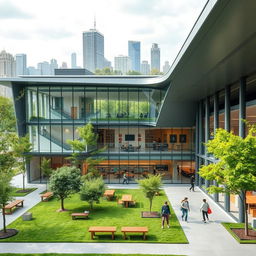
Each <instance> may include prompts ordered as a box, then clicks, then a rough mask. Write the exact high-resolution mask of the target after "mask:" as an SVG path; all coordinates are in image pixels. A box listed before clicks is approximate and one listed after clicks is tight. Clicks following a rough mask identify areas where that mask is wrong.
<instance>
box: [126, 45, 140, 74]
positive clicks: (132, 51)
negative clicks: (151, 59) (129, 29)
mask: <svg viewBox="0 0 256 256" xmlns="http://www.w3.org/2000/svg"><path fill="white" fill-rule="evenodd" d="M128 56H129V57H130V59H131V64H132V67H131V69H132V70H134V71H138V72H140V42H139V41H128Z"/></svg>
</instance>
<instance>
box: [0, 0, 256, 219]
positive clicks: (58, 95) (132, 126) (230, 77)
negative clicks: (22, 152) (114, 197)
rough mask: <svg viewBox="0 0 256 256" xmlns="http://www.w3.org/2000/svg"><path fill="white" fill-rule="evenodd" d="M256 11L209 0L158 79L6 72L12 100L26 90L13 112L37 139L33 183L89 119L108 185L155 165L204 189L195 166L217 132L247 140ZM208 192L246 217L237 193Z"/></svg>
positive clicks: (167, 176)
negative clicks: (192, 177) (44, 165)
mask: <svg viewBox="0 0 256 256" xmlns="http://www.w3.org/2000/svg"><path fill="white" fill-rule="evenodd" d="M255 9H256V1H254V0H248V1H246V3H245V2H244V1H239V0H233V1H229V0H219V1H218V0H209V1H208V2H207V4H206V6H205V7H204V9H203V11H202V13H201V15H200V17H199V18H198V19H197V21H196V24H195V25H194V26H193V28H192V30H191V32H190V34H189V35H188V37H187V39H186V41H185V42H184V44H183V46H182V49H181V50H180V51H179V53H178V55H177V57H176V58H175V60H174V62H173V64H172V66H171V69H170V70H169V71H168V73H166V74H165V75H163V76H157V77H150V76H138V77H134V76H116V77H100V76H91V77H80V76H78V77H22V78H2V79H1V80H0V82H1V83H2V84H3V83H4V84H5V85H7V86H11V87H12V90H13V97H17V96H18V95H19V96H20V95H23V96H22V97H21V98H20V100H19V101H15V109H16V115H17V119H18V122H17V124H18V131H19V135H25V134H26V133H28V134H29V136H30V141H31V143H32V145H33V146H32V148H33V149H32V155H33V157H32V158H31V160H30V164H28V168H27V170H28V179H29V181H30V182H43V181H44V180H43V175H42V173H41V171H40V163H41V161H42V158H43V157H47V158H50V159H51V166H52V168H57V167H60V166H62V165H64V164H69V160H68V159H67V158H66V157H67V156H70V154H71V153H72V151H71V148H70V146H69V145H68V144H67V139H75V138H78V133H77V128H78V127H80V126H83V125H85V124H86V123H88V122H91V123H92V124H93V125H94V129H95V132H96V133H97V134H98V144H97V147H98V148H102V147H103V146H107V147H106V150H105V151H103V152H101V153H99V154H98V155H97V156H95V157H98V156H99V157H103V158H104V159H105V160H104V161H102V162H100V163H99V164H98V166H97V168H98V169H99V171H100V172H101V174H102V176H103V178H104V179H105V181H106V183H120V182H121V181H122V174H123V173H124V172H125V171H127V172H128V174H129V178H130V182H131V183H133V182H136V179H141V178H143V177H145V176H147V175H148V174H149V173H153V170H154V169H155V170H156V171H157V173H161V174H162V175H163V181H164V183H188V182H189V178H188V177H189V176H190V175H191V173H193V172H195V173H196V184H197V185H198V186H199V187H201V189H202V190H205V187H206V188H207V187H208V186H210V185H211V184H212V183H211V182H209V181H207V180H205V179H203V178H202V177H200V175H199V174H198V169H199V167H200V166H201V165H208V164H209V163H211V162H215V161H216V159H214V158H213V157H212V156H211V155H209V154H208V153H207V151H206V149H205V142H207V141H208V140H209V139H210V138H211V136H214V133H213V131H214V130H215V129H216V128H218V127H221V128H224V129H226V130H228V131H233V132H234V133H235V134H237V135H239V136H242V137H244V136H246V134H247V129H246V127H245V123H244V122H243V119H246V120H248V122H249V123H256V51H255V45H256V26H255V23H254V22H252V21H254V20H255ZM21 92H25V93H23V94H22V93H21ZM88 150H91V149H88ZM86 153H87V152H84V154H85V155H86ZM81 168H82V171H83V173H86V172H87V167H86V165H84V166H82V167H81ZM214 183H215V182H214ZM210 196H211V197H212V199H213V200H215V201H216V202H217V203H218V204H219V205H220V206H222V207H223V209H225V210H226V211H227V212H229V213H230V214H231V213H232V214H234V215H235V216H236V217H237V218H238V220H239V221H243V218H244V216H243V214H242V209H243V205H242V204H241V200H240V199H239V198H238V197H237V196H235V195H228V194H214V195H210Z"/></svg>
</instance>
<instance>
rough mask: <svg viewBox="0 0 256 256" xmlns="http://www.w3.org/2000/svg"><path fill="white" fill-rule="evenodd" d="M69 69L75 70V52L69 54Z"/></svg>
mask: <svg viewBox="0 0 256 256" xmlns="http://www.w3.org/2000/svg"><path fill="white" fill-rule="evenodd" d="M71 68H77V64H76V53H75V52H73V53H71Z"/></svg>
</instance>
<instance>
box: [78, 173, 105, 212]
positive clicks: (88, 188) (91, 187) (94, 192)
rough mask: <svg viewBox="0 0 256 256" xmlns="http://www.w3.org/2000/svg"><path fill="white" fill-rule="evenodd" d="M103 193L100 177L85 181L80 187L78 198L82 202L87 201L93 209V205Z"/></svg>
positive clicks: (102, 183) (102, 182)
mask: <svg viewBox="0 0 256 256" xmlns="http://www.w3.org/2000/svg"><path fill="white" fill-rule="evenodd" d="M104 192H105V183H104V181H103V179H102V177H98V178H92V179H85V180H84V183H83V185H82V187H81V191H80V198H81V200H82V201H87V202H88V203H89V204H90V208H91V209H93V203H94V202H96V203H99V200H100V197H102V196H103V194H104Z"/></svg>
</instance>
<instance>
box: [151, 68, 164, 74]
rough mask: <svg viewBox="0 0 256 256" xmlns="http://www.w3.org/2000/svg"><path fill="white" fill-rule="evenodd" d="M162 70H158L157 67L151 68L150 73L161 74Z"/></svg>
mask: <svg viewBox="0 0 256 256" xmlns="http://www.w3.org/2000/svg"><path fill="white" fill-rule="evenodd" d="M163 74H164V73H163V72H160V71H159V70H158V69H157V68H152V69H151V72H150V75H163Z"/></svg>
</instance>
